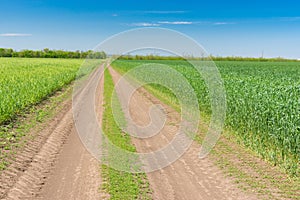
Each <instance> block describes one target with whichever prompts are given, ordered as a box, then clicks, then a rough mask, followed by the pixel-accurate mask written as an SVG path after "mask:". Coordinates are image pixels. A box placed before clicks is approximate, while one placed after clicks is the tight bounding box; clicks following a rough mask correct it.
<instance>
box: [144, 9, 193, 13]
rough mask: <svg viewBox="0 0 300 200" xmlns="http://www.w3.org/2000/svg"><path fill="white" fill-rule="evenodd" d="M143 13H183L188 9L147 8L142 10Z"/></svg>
mask: <svg viewBox="0 0 300 200" xmlns="http://www.w3.org/2000/svg"><path fill="white" fill-rule="evenodd" d="M142 12H143V13H148V14H183V13H187V12H188V11H185V10H149V11H142Z"/></svg>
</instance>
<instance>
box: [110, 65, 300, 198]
mask: <svg viewBox="0 0 300 200" xmlns="http://www.w3.org/2000/svg"><path fill="white" fill-rule="evenodd" d="M114 69H115V70H116V71H118V72H119V73H121V74H124V73H125V72H126V71H123V70H122V69H121V68H120V67H114ZM144 87H145V89H147V90H148V91H149V92H150V93H151V94H153V95H154V96H156V97H157V98H159V99H160V100H161V101H162V102H163V103H165V104H167V105H169V106H171V107H172V108H173V109H175V110H176V111H178V112H180V107H179V105H178V104H177V101H176V99H174V96H171V95H169V94H168V93H164V92H162V91H159V90H158V89H156V88H155V87H152V85H145V86H144ZM209 120H210V117H209V116H208V115H206V114H205V113H201V123H200V125H199V134H198V135H197V136H196V138H195V140H196V141H197V142H198V143H199V144H201V143H202V141H203V138H204V136H205V133H207V130H208V124H209ZM210 156H211V157H212V158H213V159H214V161H215V163H216V164H217V165H218V166H219V167H220V168H221V169H222V170H223V171H224V173H225V174H226V175H227V176H230V177H233V178H234V181H235V183H236V184H237V185H238V187H240V188H242V189H243V190H245V191H248V192H255V193H256V194H257V195H258V196H260V197H261V198H263V199H300V193H299V191H300V178H299V177H290V176H288V175H287V174H286V173H285V172H283V171H282V169H281V168H279V167H274V166H272V164H271V163H267V162H266V161H262V160H261V159H259V158H258V155H257V154H256V153H255V152H253V151H251V150H249V149H248V148H246V147H245V146H244V145H243V143H242V141H240V140H239V138H238V137H237V136H236V134H235V133H234V132H233V131H232V130H230V129H226V130H224V131H223V133H222V137H221V138H220V139H219V140H218V142H217V145H216V146H215V147H214V149H213V150H212V152H211V154H210Z"/></svg>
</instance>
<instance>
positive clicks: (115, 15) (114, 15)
mask: <svg viewBox="0 0 300 200" xmlns="http://www.w3.org/2000/svg"><path fill="white" fill-rule="evenodd" d="M111 16H113V17H118V16H119V15H118V14H116V13H114V14H112V15H111Z"/></svg>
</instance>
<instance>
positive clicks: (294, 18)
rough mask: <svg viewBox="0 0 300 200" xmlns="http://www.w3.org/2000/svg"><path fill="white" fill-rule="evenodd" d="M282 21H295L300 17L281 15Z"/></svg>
mask: <svg viewBox="0 0 300 200" xmlns="http://www.w3.org/2000/svg"><path fill="white" fill-rule="evenodd" d="M278 19H279V20H280V21H287V22H293V21H299V20H300V17H279V18H278Z"/></svg>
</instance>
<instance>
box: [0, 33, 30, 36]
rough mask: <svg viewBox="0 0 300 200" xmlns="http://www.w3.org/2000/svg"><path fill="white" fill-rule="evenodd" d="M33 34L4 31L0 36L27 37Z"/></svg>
mask: <svg viewBox="0 0 300 200" xmlns="http://www.w3.org/2000/svg"><path fill="white" fill-rule="evenodd" d="M27 36H32V34H27V33H2V34H0V37H27Z"/></svg>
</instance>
